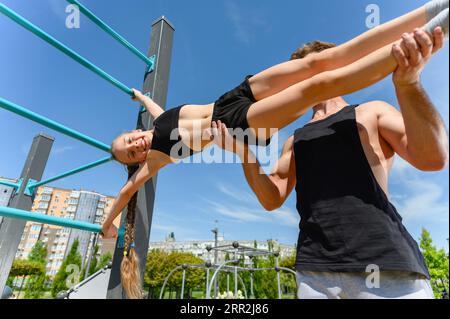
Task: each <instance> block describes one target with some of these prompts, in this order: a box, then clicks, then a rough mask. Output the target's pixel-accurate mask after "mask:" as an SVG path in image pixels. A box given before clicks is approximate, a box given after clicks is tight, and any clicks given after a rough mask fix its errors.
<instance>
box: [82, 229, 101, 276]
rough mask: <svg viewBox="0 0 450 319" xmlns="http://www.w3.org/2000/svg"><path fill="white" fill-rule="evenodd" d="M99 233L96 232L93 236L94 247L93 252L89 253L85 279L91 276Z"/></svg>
mask: <svg viewBox="0 0 450 319" xmlns="http://www.w3.org/2000/svg"><path fill="white" fill-rule="evenodd" d="M97 239H98V234H94V237H93V238H92V247H91V252H90V254H89V259H88V263H87V267H86V273H85V274H84V279H86V278H88V277H89V269H90V268H91V262H92V257H93V256H94V251H95V246H96V245H97Z"/></svg>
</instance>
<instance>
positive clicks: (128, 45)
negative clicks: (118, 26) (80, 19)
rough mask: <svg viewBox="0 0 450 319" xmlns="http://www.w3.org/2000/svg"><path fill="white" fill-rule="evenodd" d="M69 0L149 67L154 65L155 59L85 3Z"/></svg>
mask: <svg viewBox="0 0 450 319" xmlns="http://www.w3.org/2000/svg"><path fill="white" fill-rule="evenodd" d="M66 1H67V2H69V3H71V4H74V5H76V6H78V8H79V9H80V11H81V12H82V13H83V14H84V15H85V16H86V17H87V18H88V19H89V20H91V21H92V22H94V23H95V24H96V25H97V26H99V27H100V28H101V29H102V30H103V31H105V32H106V33H108V34H109V35H110V36H112V37H113V38H114V39H116V40H117V41H119V42H120V43H121V44H122V45H123V46H125V47H126V48H127V49H129V50H130V51H131V52H132V53H134V54H135V55H136V56H137V57H138V58H139V59H141V60H142V61H144V62H145V63H146V64H147V65H148V66H149V67H152V66H153V64H154V61H152V60H150V59H149V58H148V57H147V56H146V55H145V54H143V53H142V52H141V51H139V50H138V49H137V48H136V47H135V46H134V45H132V44H131V43H130V42H128V41H127V40H126V39H125V38H124V37H123V36H121V35H120V34H118V33H117V32H116V31H115V30H113V29H112V28H111V27H110V26H109V25H107V24H106V23H105V22H104V21H102V20H101V19H100V18H99V17H97V16H96V15H95V14H94V13H93V12H92V11H91V10H89V9H88V8H86V7H85V6H84V5H83V4H81V3H80V2H79V1H77V0H66Z"/></svg>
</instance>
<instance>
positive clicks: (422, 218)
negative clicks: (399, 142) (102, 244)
mask: <svg viewBox="0 0 450 319" xmlns="http://www.w3.org/2000/svg"><path fill="white" fill-rule="evenodd" d="M2 2H3V3H4V4H5V5H7V6H9V7H10V8H12V9H14V10H15V11H17V12H18V13H20V14H22V15H23V16H25V17H26V18H27V19H29V20H31V21H32V22H33V23H35V24H36V25H38V26H40V27H41V28H43V29H44V30H46V31H47V32H49V33H50V34H51V35H53V36H55V37H56V38H57V39H59V40H60V41H62V42H63V43H65V44H66V45H68V46H69V47H71V48H73V49H75V50H76V51H77V52H79V53H80V54H81V55H83V56H85V57H86V58H88V59H90V60H91V61H93V62H95V63H96V64H97V65H98V66H100V67H101V68H103V69H104V70H106V71H107V72H109V73H110V74H111V75H113V76H115V77H117V78H118V79H119V80H120V81H122V82H123V83H125V84H126V85H128V86H130V87H138V88H140V87H141V85H142V82H141V81H142V78H143V69H144V66H143V63H142V62H141V61H140V60H138V59H137V58H136V57H135V56H134V55H132V54H131V53H130V52H128V51H127V50H126V49H124V48H123V47H122V46H120V45H119V44H117V43H116V42H115V41H114V40H113V39H112V38H110V37H109V36H108V35H106V34H105V33H104V32H102V31H101V30H99V29H98V28H97V27H96V26H95V25H93V24H92V23H91V22H90V21H88V20H87V19H86V18H84V17H82V18H81V28H80V29H67V28H66V27H65V19H66V13H65V8H66V5H67V3H66V2H65V1H62V0H42V1H39V2H37V1H31V0H28V1H25V0H14V1H12V0H4V1H2ZM83 3H84V4H86V5H87V6H88V7H89V8H90V9H91V10H92V11H94V12H95V13H96V14H98V15H99V16H100V17H101V18H103V19H104V20H105V21H107V22H108V23H109V24H110V25H111V26H113V27H114V28H115V29H116V30H117V31H118V32H119V33H121V34H122V35H124V36H125V37H126V38H127V39H128V40H129V41H130V42H131V43H133V44H135V45H136V46H137V47H138V48H139V49H140V50H141V51H143V52H147V49H148V44H149V35H150V26H151V23H152V22H153V21H154V20H155V19H157V18H158V17H159V16H161V15H165V16H167V17H168V19H169V20H170V21H171V22H172V23H173V24H174V26H175V28H176V33H175V39H174V50H173V63H172V69H171V74H170V86H169V95H168V106H169V107H173V106H177V105H179V104H183V103H196V104H202V103H210V102H213V101H214V100H215V99H216V98H217V97H219V96H220V95H221V94H223V93H224V92H225V91H227V90H229V89H231V88H233V87H235V86H236V85H237V84H239V83H240V82H241V81H242V79H243V78H244V76H245V75H247V74H254V73H257V72H259V71H261V70H263V69H265V68H267V67H269V66H271V65H274V64H277V63H280V62H282V61H285V60H286V59H288V57H289V55H290V53H291V52H292V51H293V50H294V49H295V48H297V47H298V46H300V45H301V44H303V43H305V42H308V41H311V40H314V39H322V40H326V41H333V42H336V43H342V42H344V41H346V40H348V39H350V38H352V37H354V36H356V35H358V34H360V33H362V32H364V31H365V30H366V25H365V20H366V17H367V13H366V12H365V9H366V7H367V5H369V4H371V3H376V4H377V5H379V7H380V9H381V21H382V22H385V21H387V20H390V19H392V18H394V17H396V16H399V15H401V14H403V13H406V12H407V11H410V10H412V9H414V8H416V7H418V6H420V5H422V4H423V3H425V1H417V0H411V1H407V2H406V1H388V0H383V1H376V2H374V1H363V0H347V1H338V0H320V1H294V0H277V1H275V0H259V1H250V0H246V1H237V0H227V1H225V0H215V1H206V0H196V1H181V0H180V1H175V0H154V1H144V0H133V1H127V3H126V5H116V4H117V3H118V2H111V1H93V0H83ZM112 3H114V4H115V5H113V4H112ZM0 34H1V37H2V43H3V45H2V50H0V96H1V97H3V98H5V99H8V100H11V101H13V102H15V103H17V104H19V105H22V106H24V107H27V108H29V109H31V110H33V111H35V112H38V113H40V114H43V115H45V116H48V117H50V118H51V119H54V120H57V121H59V122H61V123H63V124H65V125H67V126H70V127H72V128H74V129H77V130H79V131H81V132H83V133H85V134H88V135H90V136H92V137H94V138H96V139H98V140H100V141H103V142H105V143H108V144H109V143H110V142H111V141H112V139H113V138H114V137H115V136H116V135H118V134H119V133H122V132H124V131H127V130H130V129H132V128H134V126H135V124H136V116H137V111H138V108H137V105H136V104H135V103H134V102H132V101H130V99H129V97H128V96H126V95H125V94H123V93H122V92H121V91H119V90H117V89H116V88H115V87H113V86H111V85H110V84H109V83H107V82H105V81H103V80H102V79H100V78H98V77H97V76H96V75H94V74H92V73H91V72H89V71H87V70H85V69H84V68H82V67H81V66H80V65H78V64H77V63H75V62H74V61H72V60H70V59H69V58H68V57H66V56H64V55H62V54H61V53H60V52H59V51H57V50H54V49H53V48H51V47H50V46H49V45H48V44H46V43H44V42H43V41H41V40H40V39H38V38H36V37H35V36H34V35H32V34H30V33H29V32H27V31H25V30H24V29H22V28H21V27H19V26H18V25H17V24H15V23H13V22H12V21H10V20H9V19H7V18H6V17H4V16H0ZM448 64H449V59H448V47H446V48H445V49H444V50H442V52H440V53H439V54H438V55H436V56H435V57H434V58H433V60H432V61H431V63H430V64H429V65H428V67H427V69H426V70H425V72H424V74H423V83H424V86H425V87H426V89H427V90H428V93H429V94H430V96H431V98H432V100H433V102H434V103H435V104H436V106H437V107H438V108H439V110H440V112H441V114H442V116H443V118H444V119H445V122H446V124H447V127H448V117H449V115H448V111H449V107H448V106H449V93H448V86H449V83H448V82H449V74H448V69H449V65H448ZM346 98H347V100H348V101H349V102H350V103H352V104H353V103H363V102H366V101H370V100H384V101H387V102H389V103H391V104H393V105H394V106H396V107H398V104H397V102H396V98H395V94H394V90H393V86H392V84H391V79H390V78H388V79H386V80H385V81H383V82H381V83H379V84H377V85H375V86H373V87H371V88H368V89H366V90H364V91H361V92H358V93H356V94H353V95H350V96H348V97H346ZM309 118H310V114H309V113H308V114H307V115H306V116H305V117H304V118H302V119H300V120H298V121H297V122H296V123H294V124H293V125H291V126H289V127H287V128H286V129H284V130H283V131H282V132H281V133H280V138H281V141H284V140H285V139H286V138H287V137H288V136H289V135H290V134H292V133H293V131H294V130H295V128H297V127H300V126H302V125H303V124H304V123H305V122H306V121H307V120H309ZM39 132H45V133H47V134H50V135H52V136H54V137H55V138H56V141H55V144H54V148H53V151H52V154H51V157H50V160H49V162H48V165H47V170H46V173H45V175H44V178H45V177H51V176H53V175H55V174H57V173H60V172H63V171H65V170H68V169H71V168H74V167H78V166H80V165H83V164H86V163H89V162H91V161H94V160H96V159H99V158H101V157H103V156H104V153H102V152H101V151H97V150H95V149H93V148H92V147H89V146H86V145H84V144H82V143H80V142H78V141H75V140H72V139H70V138H67V137H65V136H63V135H61V134H59V133H56V132H53V131H51V130H49V129H47V128H44V127H42V126H39V125H36V124H34V123H32V122H30V121H28V120H25V119H22V118H19V117H18V116H15V115H13V114H11V113H9V112H6V111H4V110H0V143H1V150H2V151H1V154H2V156H0V175H2V176H8V177H18V176H19V175H20V172H21V168H22V165H23V162H24V160H25V156H26V154H27V152H28V149H29V147H30V145H31V141H32V138H33V137H34V136H35V135H36V134H37V133H39ZM125 179H126V173H125V170H124V169H123V167H121V166H120V165H118V164H115V163H110V164H107V165H104V166H102V167H99V168H96V169H94V170H92V171H88V172H85V173H82V174H79V175H76V176H74V177H70V178H67V179H65V180H62V181H59V182H56V183H54V184H53V185H54V186H58V187H63V188H83V189H87V190H95V191H98V192H101V193H104V194H108V195H115V194H117V192H118V191H119V189H120V187H121V186H122V185H123V184H124V182H125ZM448 180H449V179H448V169H447V170H445V171H443V172H438V173H422V172H418V171H416V170H414V169H412V168H411V167H410V166H408V164H407V163H405V162H404V161H401V160H397V162H396V165H395V167H394V170H393V174H392V178H391V182H390V188H391V198H392V201H393V202H394V204H395V205H397V207H398V209H399V211H400V213H401V214H402V216H403V217H404V222H405V225H406V227H407V228H408V229H409V231H410V232H411V233H412V235H413V237H414V238H416V239H417V238H418V237H419V234H420V230H421V228H422V227H425V228H427V229H429V230H430V231H431V233H432V236H433V238H434V240H435V242H436V243H437V244H438V246H440V247H444V248H445V249H447V238H448V233H449V202H448V200H449V199H448V197H449V196H448V194H449V189H448ZM215 220H218V226H219V228H220V231H221V233H223V234H224V235H225V238H227V239H250V240H251V239H258V240H266V239H269V238H273V239H278V240H279V241H280V242H282V243H285V244H294V243H295V242H296V240H297V235H298V222H299V218H298V215H297V212H296V210H295V194H292V196H291V197H290V198H289V200H288V201H287V203H286V204H285V205H284V206H283V208H282V209H280V210H279V211H277V212H275V213H272V214H268V213H266V212H265V211H264V210H263V209H262V208H261V207H260V206H259V205H258V203H257V201H256V198H255V196H254V195H253V194H252V193H251V190H250V188H249V187H248V186H247V184H246V182H245V179H244V175H243V173H242V171H241V166H240V165H239V164H227V165H225V164H221V165H219V164H215V165H183V164H182V165H174V166H172V167H170V168H167V169H165V170H164V171H163V172H161V173H160V174H159V178H158V189H157V199H156V206H155V213H154V220H153V222H154V223H153V229H152V234H151V239H152V240H162V239H164V237H165V236H166V235H167V233H169V232H171V231H174V232H175V236H176V238H177V240H193V239H210V238H211V237H212V233H211V232H210V230H211V229H212V228H213V227H214V226H215Z"/></svg>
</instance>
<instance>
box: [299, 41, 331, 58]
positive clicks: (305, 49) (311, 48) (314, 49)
mask: <svg viewBox="0 0 450 319" xmlns="http://www.w3.org/2000/svg"><path fill="white" fill-rule="evenodd" d="M334 47H336V44H334V43H331V42H324V41H319V40H316V41H312V42H309V43H306V44H305V45H304V46H302V47H301V48H298V49H297V50H296V51H295V52H294V53H292V55H291V60H297V59H303V58H304V57H306V56H307V55H308V54H311V53H319V52H322V51H324V50H327V49H331V48H334Z"/></svg>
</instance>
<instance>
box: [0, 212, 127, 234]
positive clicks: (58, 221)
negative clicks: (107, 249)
mask: <svg viewBox="0 0 450 319" xmlns="http://www.w3.org/2000/svg"><path fill="white" fill-rule="evenodd" d="M0 216H3V217H8V218H14V219H22V220H26V221H30V222H36V223H41V224H47V225H55V226H61V227H68V228H75V229H80V230H85V231H89V232H93V233H101V231H102V226H101V225H99V224H91V223H87V222H82V221H78V220H73V219H69V218H62V217H55V216H50V215H44V214H40V213H35V212H30V211H26V210H22V209H17V208H12V207H6V206H0ZM119 236H123V233H122V232H119Z"/></svg>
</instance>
